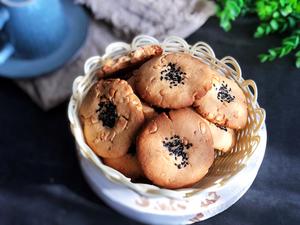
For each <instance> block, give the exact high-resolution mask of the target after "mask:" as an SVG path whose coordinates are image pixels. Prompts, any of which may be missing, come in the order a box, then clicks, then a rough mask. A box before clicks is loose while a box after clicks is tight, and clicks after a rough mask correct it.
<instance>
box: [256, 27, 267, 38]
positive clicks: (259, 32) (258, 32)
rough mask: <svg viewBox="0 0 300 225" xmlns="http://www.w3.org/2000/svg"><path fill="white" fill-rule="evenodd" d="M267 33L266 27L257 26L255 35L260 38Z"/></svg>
mask: <svg viewBox="0 0 300 225" xmlns="http://www.w3.org/2000/svg"><path fill="white" fill-rule="evenodd" d="M264 33H265V30H264V28H262V27H261V26H259V27H257V29H256V31H255V33H254V37H256V38H259V37H262V36H263V35H264Z"/></svg>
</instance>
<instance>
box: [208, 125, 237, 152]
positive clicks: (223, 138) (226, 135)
mask: <svg viewBox="0 0 300 225" xmlns="http://www.w3.org/2000/svg"><path fill="white" fill-rule="evenodd" d="M203 120H204V121H205V122H206V124H207V125H208V127H209V129H210V132H211V136H212V139H213V147H214V149H217V150H220V151H223V152H227V151H229V150H230V149H231V148H232V147H233V146H234V145H235V142H236V135H235V131H234V130H233V129H231V128H229V127H224V126H221V125H218V124H214V123H211V122H209V121H208V120H206V119H203Z"/></svg>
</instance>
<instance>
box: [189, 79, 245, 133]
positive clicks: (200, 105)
mask: <svg viewBox="0 0 300 225" xmlns="http://www.w3.org/2000/svg"><path fill="white" fill-rule="evenodd" d="M194 107H195V109H196V111H197V112H198V113H199V114H201V115H202V116H203V117H204V118H205V119H207V120H209V121H210V122H212V123H216V124H219V125H221V126H226V127H229V128H232V129H242V128H244V127H245V125H246V123H247V118H248V110H247V102H246V97H245V95H244V93H243V91H242V89H241V88H240V87H239V86H238V84H237V83H235V82H234V81H233V80H230V79H228V78H226V77H225V76H222V75H219V74H214V75H213V77H212V88H211V89H210V90H209V91H208V92H207V93H206V95H204V96H203V97H202V98H200V99H198V100H196V101H195V103H194Z"/></svg>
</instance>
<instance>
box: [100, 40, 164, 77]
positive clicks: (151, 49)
mask: <svg viewBox="0 0 300 225" xmlns="http://www.w3.org/2000/svg"><path fill="white" fill-rule="evenodd" d="M162 52H163V49H162V48H161V47H160V46H159V45H147V46H143V47H139V48H137V49H136V50H134V51H132V52H130V53H128V54H127V55H124V56H121V57H119V58H117V59H111V58H108V59H106V60H105V61H104V62H103V65H102V67H101V69H99V70H98V71H97V76H98V77H99V78H103V77H106V76H109V75H111V74H113V73H116V72H118V71H120V70H123V69H126V68H128V67H131V66H134V65H136V64H139V63H143V62H145V61H146V60H148V59H150V58H152V57H154V56H158V55H161V54H162Z"/></svg>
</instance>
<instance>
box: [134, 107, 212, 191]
mask: <svg viewBox="0 0 300 225" xmlns="http://www.w3.org/2000/svg"><path fill="white" fill-rule="evenodd" d="M137 156H138V160H139V162H140V164H141V167H142V169H143V171H144V174H145V176H146V177H147V178H148V179H150V180H151V181H152V182H153V183H154V184H156V185H159V186H161V187H165V188H181V187H186V186H189V185H192V184H194V183H196V182H197V181H199V180H200V179H201V178H202V177H203V176H204V175H205V174H206V173H207V172H208V169H209V167H210V166H211V164H212V163H213V160H214V149H213V147H212V137H211V133H210V130H209V128H208V126H207V124H206V122H204V121H203V119H202V118H201V116H199V115H198V114H197V113H196V112H194V111H193V110H192V109H189V108H185V109H179V110H172V111H170V112H169V115H167V114H166V113H162V114H160V115H158V116H157V117H155V118H154V119H152V120H151V121H150V122H149V123H148V124H147V126H146V127H145V128H144V129H143V130H142V131H141V133H140V135H139V136H138V138H137Z"/></svg>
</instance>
